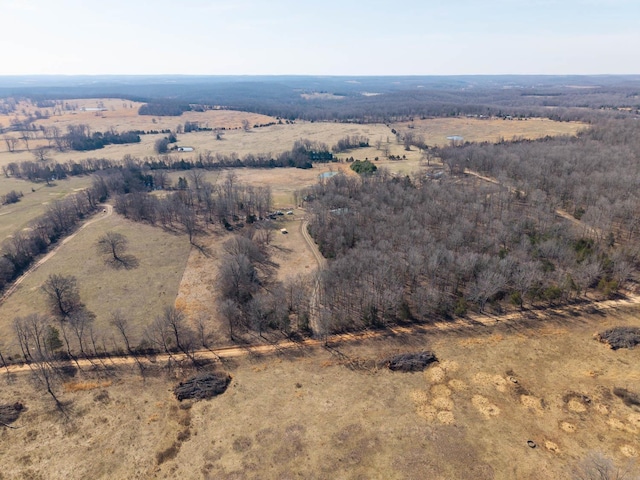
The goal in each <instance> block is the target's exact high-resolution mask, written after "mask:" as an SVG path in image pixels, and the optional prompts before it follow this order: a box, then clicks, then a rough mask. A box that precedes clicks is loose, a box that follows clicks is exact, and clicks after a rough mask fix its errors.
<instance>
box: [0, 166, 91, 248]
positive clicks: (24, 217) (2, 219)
mask: <svg viewBox="0 0 640 480" xmlns="http://www.w3.org/2000/svg"><path fill="white" fill-rule="evenodd" d="M91 182H92V178H91V177H90V176H81V177H71V178H68V179H65V180H57V181H56V182H54V183H52V184H51V186H46V185H45V184H38V183H31V182H28V181H25V180H19V179H14V178H4V177H2V178H0V195H5V194H6V193H8V192H10V191H11V190H15V191H17V192H22V193H23V195H24V196H23V197H22V198H21V199H20V201H19V202H18V203H13V204H11V205H2V206H0V240H3V239H5V238H7V237H8V236H9V235H13V234H14V233H16V232H18V231H20V230H22V229H23V228H25V227H27V225H28V224H29V222H30V221H31V220H33V219H34V218H36V217H38V216H40V215H41V214H43V213H44V212H45V210H46V208H47V205H48V204H50V203H51V202H53V201H55V200H60V199H62V198H64V197H66V196H67V195H69V194H72V193H75V192H78V191H80V190H82V189H84V188H87V187H89V186H91ZM32 189H33V190H35V191H32Z"/></svg>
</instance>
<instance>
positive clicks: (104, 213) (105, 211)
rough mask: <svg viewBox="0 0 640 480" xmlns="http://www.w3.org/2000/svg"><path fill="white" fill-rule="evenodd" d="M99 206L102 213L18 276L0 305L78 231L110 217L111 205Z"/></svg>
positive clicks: (3, 296) (75, 233) (78, 230)
mask: <svg viewBox="0 0 640 480" xmlns="http://www.w3.org/2000/svg"><path fill="white" fill-rule="evenodd" d="M99 206H100V207H102V209H103V210H102V211H100V213H97V214H95V215H94V216H93V218H91V219H89V220H87V221H86V222H85V223H83V224H82V225H81V226H80V228H78V229H77V230H76V231H75V232H73V233H72V234H71V235H69V236H68V237H66V238H65V239H64V240H62V241H61V242H60V243H59V244H58V245H56V247H55V248H54V249H53V250H51V251H50V252H49V253H47V254H46V255H45V256H44V257H42V258H41V259H40V260H38V261H37V262H36V263H34V264H33V265H31V267H29V269H28V270H27V271H26V272H24V273H23V274H22V275H20V276H19V277H18V278H17V279H16V281H15V282H13V285H11V287H9V289H7V291H6V292H4V295H2V297H1V298H0V305H2V304H3V303H4V302H5V300H6V299H7V298H9V297H10V296H11V294H12V293H13V292H15V291H16V289H17V288H18V287H19V286H20V284H21V283H22V282H24V281H25V279H26V278H27V277H28V276H29V275H31V274H32V273H33V272H35V271H36V270H37V269H38V267H40V266H41V265H43V264H44V263H45V262H47V261H48V260H50V259H51V258H52V257H53V256H54V255H55V254H56V253H58V251H59V250H60V248H62V246H63V245H66V244H67V242H70V241H71V240H72V239H73V238H74V237H75V236H76V235H77V234H78V233H80V231H82V230H84V229H85V228H87V227H88V226H89V225H93V224H94V223H96V222H99V221H101V220H104V219H105V218H107V217H110V216H111V215H112V214H113V207H112V206H111V205H108V204H104V205H99Z"/></svg>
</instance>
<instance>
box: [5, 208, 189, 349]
mask: <svg viewBox="0 0 640 480" xmlns="http://www.w3.org/2000/svg"><path fill="white" fill-rule="evenodd" d="M96 215H97V216H101V215H104V214H103V213H102V212H100V213H98V214H96ZM107 231H115V232H118V233H121V234H123V235H124V236H125V237H126V238H127V239H128V242H129V247H128V254H130V255H133V256H134V257H135V259H136V260H137V262H138V267H137V268H133V269H130V270H127V269H114V268H113V267H111V266H109V265H107V264H106V263H105V258H104V257H103V256H102V255H100V254H98V252H97V248H96V243H97V241H98V238H100V236H102V235H104V233H105V232H107ZM189 249H190V245H189V241H188V239H187V238H186V236H185V235H177V234H173V233H168V232H165V231H163V230H162V229H160V228H156V227H152V226H149V225H145V224H141V223H134V222H130V221H128V220H126V219H124V218H122V217H120V216H119V215H117V214H113V215H111V216H109V217H107V218H104V220H101V221H97V222H95V223H93V224H91V225H90V226H88V227H87V228H85V229H83V230H82V231H80V232H78V234H77V235H76V236H75V237H74V238H73V239H71V240H70V241H69V242H67V243H65V244H64V245H62V246H60V249H59V250H58V251H57V252H56V254H55V255H54V256H53V257H52V258H51V259H49V260H48V261H47V262H45V263H44V264H43V265H41V266H40V267H38V268H37V269H36V270H35V271H34V272H33V273H31V274H30V275H29V276H28V277H26V279H25V280H24V281H23V282H22V283H21V284H20V285H19V287H18V288H17V290H16V291H15V292H13V294H12V295H11V296H9V297H8V298H7V299H6V300H5V302H4V303H2V304H1V305H0V339H2V340H3V343H4V344H5V347H6V348H7V349H8V350H10V351H11V352H12V353H15V352H16V351H17V346H16V345H14V344H13V343H14V341H13V339H14V338H15V334H14V333H13V331H12V322H13V319H14V318H16V317H18V316H25V315H28V314H31V313H43V314H44V313H47V312H48V308H47V305H46V302H45V296H44V294H43V293H42V291H41V290H40V287H41V285H42V284H43V283H44V282H45V281H46V279H47V277H48V276H49V275H50V274H59V275H73V276H75V277H76V278H77V283H78V287H79V290H80V297H81V300H82V301H83V302H84V303H85V305H86V306H87V308H88V309H89V310H90V311H92V312H93V313H95V314H96V321H95V325H96V329H97V331H101V332H103V333H106V334H107V337H106V338H107V340H108V341H109V342H111V340H110V339H111V332H112V330H111V327H110V326H109V321H110V318H111V313H112V312H114V311H116V310H120V311H122V313H123V314H124V315H126V316H127V318H129V319H130V320H131V323H132V325H133V330H134V335H135V342H136V344H137V342H139V341H140V339H141V336H142V329H143V328H144V327H145V326H146V325H148V324H149V323H150V322H151V321H152V320H153V319H154V318H155V316H157V315H159V314H161V313H162V310H163V308H164V307H165V306H169V305H173V304H174V302H175V299H176V295H177V293H178V286H179V284H180V280H181V278H182V275H183V273H184V270H185V265H186V263H187V258H188V255H189ZM107 347H108V348H109V349H112V348H113V343H111V344H108V345H107Z"/></svg>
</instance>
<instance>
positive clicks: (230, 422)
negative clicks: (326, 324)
mask: <svg viewBox="0 0 640 480" xmlns="http://www.w3.org/2000/svg"><path fill="white" fill-rule="evenodd" d="M612 325H634V326H638V325H640V321H639V320H638V311H637V309H631V310H625V309H621V310H618V311H607V313H606V314H598V313H596V314H592V315H583V316H572V315H566V316H556V317H551V318H547V319H546V320H535V321H526V320H522V321H519V322H514V323H509V324H498V325H495V326H493V327H474V328H470V329H463V330H459V331H455V330H453V331H452V330H447V331H446V332H445V331H439V330H437V329H432V328H428V327H426V328H425V329H424V333H419V332H418V333H416V334H414V335H412V336H403V335H396V336H393V335H391V334H389V335H388V336H387V337H379V338H376V339H368V340H362V341H360V342H358V343H354V344H343V345H336V346H335V348H336V350H325V349H320V348H318V349H315V350H313V349H305V350H295V351H290V352H288V353H283V354H281V355H279V356H267V357H260V356H247V357H245V358H236V359H229V360H225V361H224V364H223V368H224V369H225V370H227V371H229V372H230V373H231V374H232V376H233V380H232V383H231V385H230V386H229V389H228V390H227V392H226V393H224V394H223V395H222V396H220V397H218V398H215V399H212V400H208V401H202V402H198V403H190V402H188V401H186V402H183V403H182V404H180V403H178V402H177V401H176V400H175V399H174V397H173V396H172V394H171V390H170V389H171V387H172V386H173V385H175V384H177V382H178V380H179V379H182V378H184V377H185V376H188V375H189V372H188V371H182V370H181V369H178V370H174V372H173V373H172V374H171V375H168V374H166V373H162V374H161V373H159V372H158V373H156V374H155V375H152V376H150V377H148V378H147V380H146V381H144V382H143V381H142V380H141V379H140V378H139V377H135V375H134V374H133V373H132V370H131V371H129V372H128V373H126V372H125V373H120V374H117V375H116V376H114V377H106V378H105V377H100V378H95V377H90V376H83V375H88V374H81V375H80V376H79V377H78V378H75V379H73V382H75V385H72V384H71V383H69V384H68V388H67V389H66V392H65V393H63V394H62V399H63V401H65V402H71V403H70V404H69V406H68V411H69V419H68V420H65V419H63V418H62V417H61V416H60V414H59V413H57V412H56V411H55V409H54V405H53V402H52V401H51V400H50V399H49V398H47V397H46V396H44V395H42V392H41V391H36V390H35V389H34V388H35V387H34V384H33V383H32V382H28V381H26V379H27V378H28V377H27V374H25V375H19V376H17V377H15V379H14V380H13V381H11V382H10V383H6V386H4V387H3V388H2V389H0V403H5V404H6V403H13V402H15V401H21V402H23V403H24V405H25V406H26V407H27V410H26V412H24V413H23V414H22V416H21V417H20V418H19V420H18V421H17V422H16V424H15V425H16V426H18V427H21V428H19V429H16V430H9V429H6V428H5V429H2V430H0V445H1V446H2V448H0V461H1V462H2V464H3V470H2V475H3V477H2V478H3V479H14V478H25V477H28V478H49V477H63V476H64V477H65V478H70V479H73V478H87V477H92V478H133V477H135V478H187V479H191V478H205V479H207V478H211V479H213V478H216V479H224V478H318V479H320V478H380V479H383V478H384V479H405V478H406V479H410V478H433V479H451V478H474V479H490V478H491V479H492V478H495V479H505V480H506V479H513V478H519V479H532V480H533V479H536V480H538V479H543V480H544V479H557V478H571V471H572V469H573V468H574V466H575V465H576V464H578V463H579V462H580V461H581V460H582V459H584V458H585V457H586V456H587V455H588V454H589V453H591V452H602V453H603V454H604V455H606V456H607V457H610V458H612V459H613V460H614V461H615V462H616V464H617V465H620V466H624V465H626V463H627V462H628V461H630V460H633V459H634V458H637V457H638V456H639V455H640V440H639V438H640V437H639V436H638V432H639V431H640V413H638V411H637V410H636V409H634V408H630V407H627V406H625V405H624V404H623V402H622V401H621V400H620V399H619V398H617V397H616V396H615V395H614V394H613V393H612V390H613V388H614V387H622V388H628V389H631V390H634V388H635V391H637V385H638V384H639V381H640V367H639V365H640V364H639V363H638V360H639V358H638V355H639V352H640V350H637V349H636V350H619V351H613V350H610V349H609V348H608V347H606V346H605V345H602V344H600V343H598V342H596V341H595V340H594V339H593V338H592V334H593V332H595V331H600V330H602V329H604V328H607V327H609V326H612ZM425 348H426V349H430V350H433V351H434V352H435V353H436V355H437V356H438V359H439V363H437V364H434V365H432V366H431V367H429V368H428V369H427V370H426V371H425V372H420V373H409V374H403V373H393V372H390V371H388V370H386V369H384V368H380V369H378V368H376V363H378V364H380V362H381V361H382V360H384V359H385V358H388V357H389V356H391V355H394V354H396V353H398V352H403V351H417V350H422V349H425ZM332 352H340V355H338V354H336V353H332ZM348 360H350V361H351V365H360V366H361V367H360V368H356V369H352V368H347V367H348V365H349V362H348ZM0 381H2V382H3V383H4V382H6V381H7V380H6V377H5V376H4V375H3V377H2V378H1V379H0ZM132 392H135V394H133V393H132ZM97 426H98V428H96V427H97ZM528 440H531V441H533V442H535V448H530V447H529V446H528V445H527V441H528ZM69 445H75V447H74V448H71V449H70V448H69V447H68V446H69ZM131 445H136V448H135V449H131V448H130V446H131Z"/></svg>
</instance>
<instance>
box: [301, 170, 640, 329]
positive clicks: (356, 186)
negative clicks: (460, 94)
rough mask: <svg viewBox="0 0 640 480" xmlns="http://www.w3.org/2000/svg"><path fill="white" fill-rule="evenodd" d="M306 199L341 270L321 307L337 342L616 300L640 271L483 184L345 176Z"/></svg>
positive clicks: (626, 257) (546, 207) (538, 207)
mask: <svg viewBox="0 0 640 480" xmlns="http://www.w3.org/2000/svg"><path fill="white" fill-rule="evenodd" d="M306 198H307V200H308V201H310V203H309V208H310V209H311V211H312V212H313V214H314V217H313V220H312V222H311V223H310V226H309V229H310V232H311V234H312V235H313V237H314V238H315V240H316V242H317V243H318V246H319V248H320V250H321V251H322V253H323V254H324V255H325V256H326V257H327V258H329V259H332V261H331V262H330V264H329V267H328V268H327V269H326V270H325V271H324V272H323V274H322V277H321V288H320V301H319V303H320V304H321V310H322V313H321V318H323V319H324V322H325V327H326V328H327V329H328V330H329V331H339V330H346V329H353V328H363V327H368V326H375V325H384V324H386V323H388V322H395V321H399V320H418V321H424V320H427V319H430V318H432V317H434V316H441V317H449V316H452V315H456V314H458V315H462V314H464V313H465V312H466V311H467V309H469V308H472V309H476V310H478V311H483V310H484V309H485V308H486V307H487V305H491V307H492V309H494V310H496V311H501V310H502V308H504V306H505V305H507V304H509V303H512V304H514V305H517V306H519V307H524V306H530V305H537V304H547V303H549V302H566V301H570V300H573V299H575V298H576V297H578V296H582V295H584V294H585V293H586V292H587V291H588V290H591V289H599V290H600V291H601V292H603V293H604V294H606V295H609V294H612V293H613V292H615V291H616V290H617V289H618V288H619V287H620V286H622V285H623V284H624V283H625V282H626V281H627V280H628V279H629V277H630V275H631V273H632V272H633V271H635V269H636V268H637V266H638V262H639V261H640V256H639V255H638V251H637V250H634V249H626V248H616V247H615V246H611V245H610V244H609V243H608V242H606V241H601V240H600V239H595V238H592V237H585V236H583V235H581V232H576V231H574V230H572V229H571V228H570V227H569V226H568V225H567V222H566V220H564V219H561V218H558V217H557V216H556V214H555V212H554V207H553V204H551V203H548V202H545V201H540V200H541V199H540V198H532V199H530V200H529V201H527V202H523V201H522V199H521V198H519V197H518V195H517V194H516V193H514V192H512V191H510V190H509V189H507V188H505V187H502V186H499V185H495V184H490V183H486V182H480V181H473V180H469V181H467V182H460V181H459V180H458V179H455V178H451V177H449V178H444V179H441V180H439V181H430V180H422V179H413V180H412V179H410V178H408V177H406V178H404V179H400V178H389V177H388V176H386V175H385V174H384V173H383V174H380V175H377V176H373V177H362V178H360V179H357V178H353V177H345V176H342V175H338V176H335V177H333V178H331V179H330V180H328V181H327V182H324V183H322V184H319V185H317V186H315V187H313V188H311V189H310V190H309V191H307V192H306Z"/></svg>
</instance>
